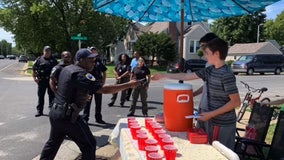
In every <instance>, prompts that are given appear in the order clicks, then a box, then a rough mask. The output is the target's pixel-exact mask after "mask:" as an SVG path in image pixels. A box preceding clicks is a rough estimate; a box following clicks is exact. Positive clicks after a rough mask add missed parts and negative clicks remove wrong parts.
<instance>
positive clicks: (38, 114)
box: [35, 112, 43, 117]
mask: <svg viewBox="0 0 284 160" xmlns="http://www.w3.org/2000/svg"><path fill="white" fill-rule="evenodd" d="M42 115H43V113H42V112H37V114H35V117H40V116H42Z"/></svg>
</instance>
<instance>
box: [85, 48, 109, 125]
mask: <svg viewBox="0 0 284 160" xmlns="http://www.w3.org/2000/svg"><path fill="white" fill-rule="evenodd" d="M90 49H91V51H92V53H93V54H95V55H97V57H96V61H95V66H94V68H93V70H92V71H91V72H90V73H91V74H92V75H93V76H94V77H95V78H96V80H97V81H100V82H101V83H102V85H104V84H105V82H106V71H107V68H106V66H105V65H104V64H103V63H102V60H101V59H100V56H99V55H98V52H97V49H96V48H95V47H91V48H90ZM93 95H94V100H95V103H96V108H95V119H96V122H97V123H100V124H105V123H106V122H105V121H103V117H102V113H101V112H102V99H103V96H102V94H101V93H91V95H90V97H91V98H90V99H88V101H87V103H86V106H85V108H84V119H85V120H86V122H88V121H89V116H90V108H91V102H92V98H93Z"/></svg>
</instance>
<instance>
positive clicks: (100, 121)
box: [96, 119, 106, 124]
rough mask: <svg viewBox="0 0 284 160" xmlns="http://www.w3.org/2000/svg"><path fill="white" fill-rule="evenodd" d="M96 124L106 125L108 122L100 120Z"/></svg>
mask: <svg viewBox="0 0 284 160" xmlns="http://www.w3.org/2000/svg"><path fill="white" fill-rule="evenodd" d="M96 122H97V123H100V124H106V122H105V121H103V120H102V119H100V120H96Z"/></svg>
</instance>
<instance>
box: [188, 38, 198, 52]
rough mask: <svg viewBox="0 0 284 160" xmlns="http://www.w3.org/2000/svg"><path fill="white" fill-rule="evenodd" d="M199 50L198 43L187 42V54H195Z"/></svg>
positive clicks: (193, 41)
mask: <svg viewBox="0 0 284 160" xmlns="http://www.w3.org/2000/svg"><path fill="white" fill-rule="evenodd" d="M199 48H200V45H199V41H196V40H191V41H189V53H190V54H196V53H197V50H198V49H199Z"/></svg>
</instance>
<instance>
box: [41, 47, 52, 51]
mask: <svg viewBox="0 0 284 160" xmlns="http://www.w3.org/2000/svg"><path fill="white" fill-rule="evenodd" d="M47 49H51V47H50V46H44V47H43V50H44V51H45V50H47Z"/></svg>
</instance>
